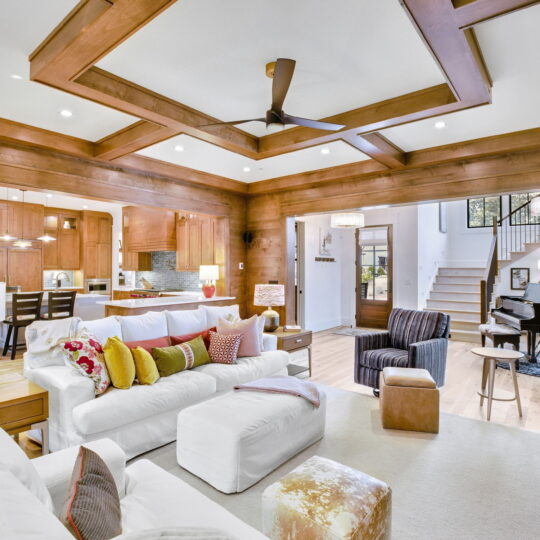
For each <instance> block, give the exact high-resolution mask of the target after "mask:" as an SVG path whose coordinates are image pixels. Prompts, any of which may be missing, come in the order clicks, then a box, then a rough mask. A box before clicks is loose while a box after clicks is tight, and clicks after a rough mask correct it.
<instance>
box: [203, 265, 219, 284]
mask: <svg viewBox="0 0 540 540" xmlns="http://www.w3.org/2000/svg"><path fill="white" fill-rule="evenodd" d="M199 279H200V280H201V281H214V280H216V279H219V266H218V265H217V264H201V266H199Z"/></svg>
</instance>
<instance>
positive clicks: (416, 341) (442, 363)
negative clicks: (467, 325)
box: [354, 308, 450, 395]
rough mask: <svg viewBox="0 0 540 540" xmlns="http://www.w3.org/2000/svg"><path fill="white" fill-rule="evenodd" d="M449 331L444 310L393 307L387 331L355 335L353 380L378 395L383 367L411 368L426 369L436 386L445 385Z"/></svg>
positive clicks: (448, 320) (447, 319)
mask: <svg viewBox="0 0 540 540" xmlns="http://www.w3.org/2000/svg"><path fill="white" fill-rule="evenodd" d="M449 330H450V316H449V315H446V314H445V313H439V312H437V311H414V310H410V309H400V308H396V309H393V310H392V313H391V314H390V318H389V319H388V330H387V331H386V332H366V333H365V334H361V335H359V336H356V347H355V362H354V381H355V382H356V383H358V384H364V385H366V386H370V387H371V388H373V389H374V393H375V394H376V395H377V393H378V392H377V391H378V389H379V373H380V372H381V371H382V370H383V368H385V367H388V366H392V367H411V368H424V369H427V370H428V371H429V372H430V373H431V376H432V377H433V378H434V379H435V382H436V383H437V386H443V384H444V375H445V370H446V353H447V350H448V335H449Z"/></svg>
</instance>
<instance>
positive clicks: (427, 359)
mask: <svg viewBox="0 0 540 540" xmlns="http://www.w3.org/2000/svg"><path fill="white" fill-rule="evenodd" d="M447 352H448V339H446V338H436V339H429V340H427V341H418V342H417V343H412V344H411V345H409V367H412V368H419V369H427V370H428V371H429V372H430V373H431V376H432V377H433V378H434V379H435V382H436V383H437V386H443V385H444V377H445V373H446V354H447Z"/></svg>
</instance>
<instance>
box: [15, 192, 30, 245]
mask: <svg viewBox="0 0 540 540" xmlns="http://www.w3.org/2000/svg"><path fill="white" fill-rule="evenodd" d="M25 191H26V190H25V189H21V192H22V204H23V206H24V192H25ZM24 221H25V220H24V219H23V220H22V238H20V239H19V240H15V242H13V245H14V246H15V247H18V248H21V249H26V248H27V247H30V246H31V245H32V242H31V241H30V240H25V239H24Z"/></svg>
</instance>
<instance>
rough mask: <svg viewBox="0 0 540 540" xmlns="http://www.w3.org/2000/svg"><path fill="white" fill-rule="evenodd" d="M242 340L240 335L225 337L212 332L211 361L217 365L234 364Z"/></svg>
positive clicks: (209, 349) (209, 350)
mask: <svg viewBox="0 0 540 540" xmlns="http://www.w3.org/2000/svg"><path fill="white" fill-rule="evenodd" d="M241 339H242V338H241V336H239V335H238V334H236V335H234V334H232V335H225V334H218V333H216V332H212V331H211V330H210V347H208V354H209V355H210V360H212V362H214V363H215V364H234V362H235V360H236V357H237V355H238V347H240V341H241Z"/></svg>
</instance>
